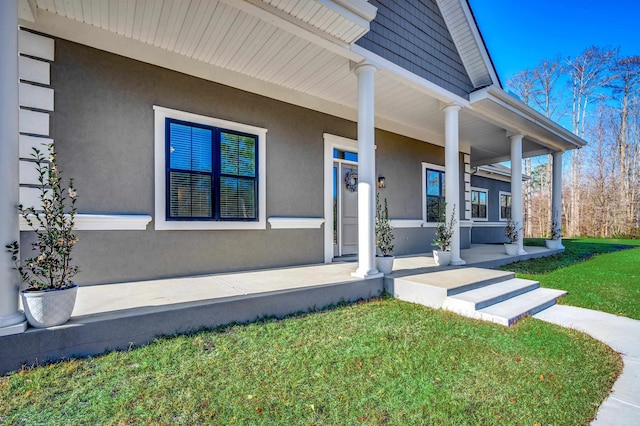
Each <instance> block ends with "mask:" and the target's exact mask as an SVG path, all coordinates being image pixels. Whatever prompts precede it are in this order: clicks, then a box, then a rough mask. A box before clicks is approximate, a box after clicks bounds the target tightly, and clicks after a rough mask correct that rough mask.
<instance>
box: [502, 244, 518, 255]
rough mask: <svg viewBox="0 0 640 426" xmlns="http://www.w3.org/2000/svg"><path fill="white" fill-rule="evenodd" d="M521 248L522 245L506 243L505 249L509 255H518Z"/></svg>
mask: <svg viewBox="0 0 640 426" xmlns="http://www.w3.org/2000/svg"><path fill="white" fill-rule="evenodd" d="M519 248H520V247H519V246H518V244H515V243H504V251H505V253H507V254H508V255H509V256H517V255H518V249H519Z"/></svg>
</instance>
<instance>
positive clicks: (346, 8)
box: [318, 0, 378, 30]
mask: <svg viewBox="0 0 640 426" xmlns="http://www.w3.org/2000/svg"><path fill="white" fill-rule="evenodd" d="M318 2H319V3H320V4H322V5H324V6H325V7H327V8H329V9H331V10H333V11H334V12H337V13H339V14H340V15H342V16H344V17H345V18H347V19H348V20H350V21H351V22H353V23H355V24H357V25H359V26H361V27H363V28H366V29H367V30H369V23H370V22H371V21H373V20H374V18H375V17H376V14H377V13H378V8H377V7H375V6H373V5H371V4H369V3H368V2H366V1H364V0H318Z"/></svg>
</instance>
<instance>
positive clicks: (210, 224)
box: [153, 105, 267, 230]
mask: <svg viewBox="0 0 640 426" xmlns="http://www.w3.org/2000/svg"><path fill="white" fill-rule="evenodd" d="M153 110H154V122H155V128H154V147H155V149H154V153H155V158H154V163H155V182H154V186H155V212H154V213H155V215H154V229H156V230H245V229H266V223H267V221H266V188H267V185H266V180H267V179H266V178H267V176H266V138H267V129H264V128H261V127H256V126H251V125H247V124H242V123H236V122H232V121H227V120H222V119H218V118H213V117H207V116H204V115H199V114H193V113H190V112H185V111H179V110H174V109H170V108H165V107H161V106H157V105H154V106H153ZM167 118H168V119H172V120H178V121H182V122H186V123H193V124H194V125H200V126H207V127H215V128H219V129H222V130H229V131H232V132H238V133H244V134H249V135H255V136H256V137H257V143H258V146H257V154H258V155H257V161H256V163H257V170H256V179H257V180H258V185H257V191H258V197H257V205H256V207H257V210H258V215H257V220H255V219H250V220H247V219H224V220H211V219H202V220H199V219H198V218H189V219H185V220H183V219H178V220H176V219H167V191H168V188H167V183H168V182H167V178H166V176H167V175H166V170H167V162H166V160H167V157H166V156H167V154H166V129H167V126H166V122H167V120H166V119H167ZM215 202H218V201H217V200H216V201H215Z"/></svg>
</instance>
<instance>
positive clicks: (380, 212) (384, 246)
mask: <svg viewBox="0 0 640 426" xmlns="http://www.w3.org/2000/svg"><path fill="white" fill-rule="evenodd" d="M392 231H393V228H392V227H391V224H390V223H389V208H388V206H387V199H386V198H385V199H384V208H383V207H382V204H381V203H380V195H379V194H376V248H377V249H378V252H379V253H380V255H382V256H391V253H393V244H392V243H393V238H394V236H393V232H392Z"/></svg>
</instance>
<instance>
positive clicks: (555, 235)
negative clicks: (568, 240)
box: [544, 218, 562, 250]
mask: <svg viewBox="0 0 640 426" xmlns="http://www.w3.org/2000/svg"><path fill="white" fill-rule="evenodd" d="M550 236H551V238H548V239H546V240H544V245H545V246H546V247H547V248H548V249H551V250H557V249H559V248H560V246H561V245H562V231H561V230H560V226H559V223H558V221H557V220H556V219H555V218H554V219H553V220H552V221H551V234H550Z"/></svg>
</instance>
